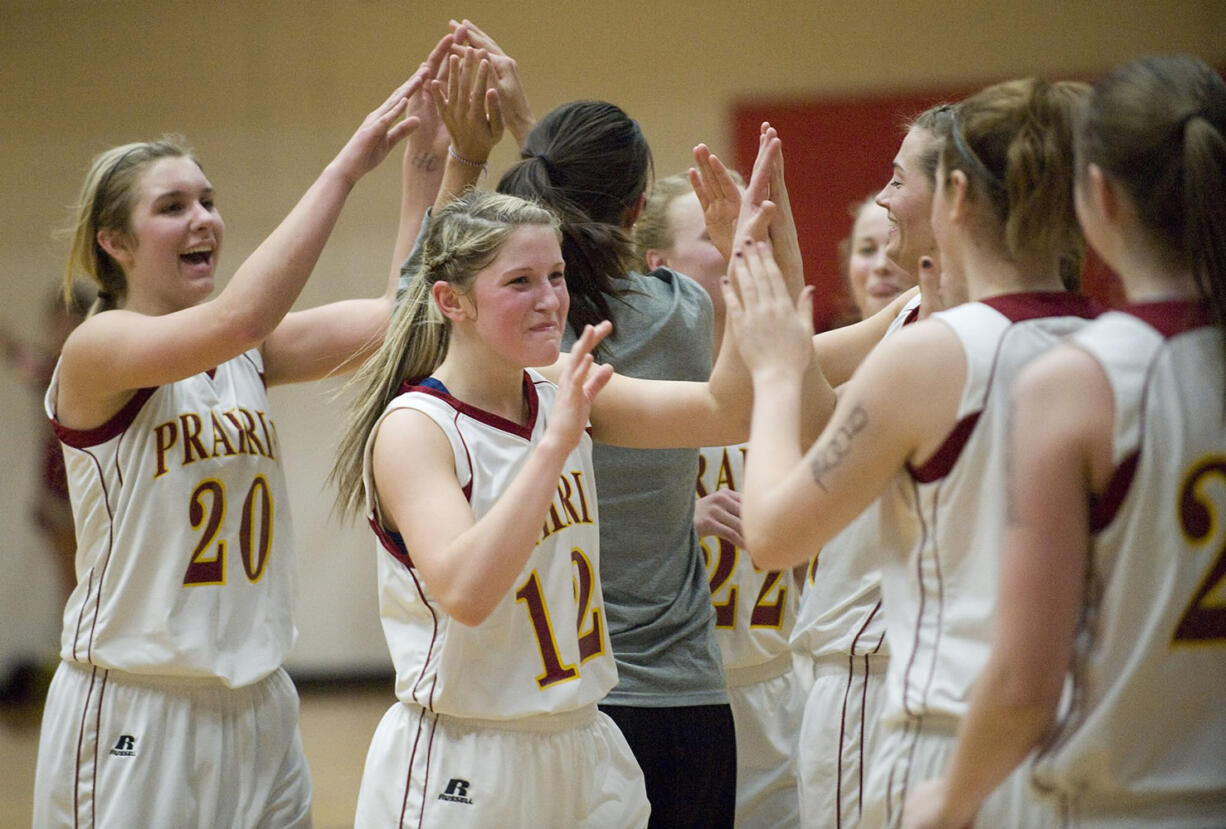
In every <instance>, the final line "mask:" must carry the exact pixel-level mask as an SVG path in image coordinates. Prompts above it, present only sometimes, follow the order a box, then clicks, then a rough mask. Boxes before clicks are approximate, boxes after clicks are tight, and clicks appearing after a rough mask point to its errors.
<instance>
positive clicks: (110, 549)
mask: <svg viewBox="0 0 1226 829" xmlns="http://www.w3.org/2000/svg"><path fill="white" fill-rule="evenodd" d="M58 388H59V367H58V366H57V368H56V373H55V375H54V377H53V378H52V380H51V385H50V388H48V390H47V396H46V410H47V415H48V416H49V417H50V418H51V420H52V423H53V425H54V426H55V430H56V433H57V434H58V435H59V438H60V441H61V442H62V443H63V445H64V459H65V466H66V468H67V472H68V488H69V491H70V493H71V495H72V508H73V519H74V520H75V522H76V530H77V586H76V588H75V589H74V590H73V592H72V594H71V596H70V597H69V599H68V604H67V607H66V608H65V611H64V632H63V636H62V639H61V650H60V656H61V657H62V658H63V659H65V660H67V661H71V662H81V663H85V664H89V665H96V666H99V667H103V668H114V669H118V670H123V671H129V672H131V673H139V674H160V675H173V676H215V677H219V678H221V679H222V681H223V682H225V683H226V684H227V685H230V686H232V687H237V686H241V685H248V684H250V683H252V682H255V681H257V680H259V679H261V678H263V677H265V676H267V675H268V674H270V673H271V672H272V671H273V670H275V669H276V668H277V667H278V666H279V665H280V664H281V662H282V660H283V659H284V658H285V655H286V653H287V652H288V651H289V649H290V647H291V645H293V642H294V637H295V634H296V631H295V629H294V625H293V621H292V618H291V614H292V607H291V605H292V598H293V593H294V568H295V561H294V556H295V551H294V541H293V536H292V533H291V529H290V519H289V499H288V497H287V496H286V491H285V480H284V474H283V470H282V467H281V447H280V445H279V443H278V441H277V430H276V428H275V426H274V425H273V421H272V418H271V417H270V416H269V414H268V397H267V395H266V394H265V388H264V379H263V361H262V360H261V357H260V353H259V351H258V350H252V351H248V352H247V353H246V354H242V355H240V356H238V357H235V358H234V359H232V360H230V361H228V362H225V363H223V364H221V365H220V366H218V367H217V368H216V369H214V370H212V371H210V372H202V373H200V374H197V375H195V376H194V377H188V378H186V379H183V380H179V381H177V382H174V383H170V384H168V385H165V386H158V387H156V388H147V389H142V390H140V391H138V392H137V393H136V395H135V396H134V397H133V398H132V400H131V401H130V402H129V403H128V404H127V405H126V406H124V408H123V409H122V410H121V411H120V412H119V413H117V414H116V415H115V416H114V417H112V418H111V419H110V420H109V421H108V422H107V423H105V424H103V425H102V426H99V427H98V428H96V429H90V430H87V431H78V430H73V429H68V428H65V427H63V426H61V425H60V424H59V423H57V422H56V421H55V401H56V393H57V391H58Z"/></svg>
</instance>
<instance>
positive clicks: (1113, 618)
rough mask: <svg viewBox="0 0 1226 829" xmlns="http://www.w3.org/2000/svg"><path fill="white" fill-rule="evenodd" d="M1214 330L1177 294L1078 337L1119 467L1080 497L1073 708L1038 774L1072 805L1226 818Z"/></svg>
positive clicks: (1192, 819)
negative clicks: (1106, 390)
mask: <svg viewBox="0 0 1226 829" xmlns="http://www.w3.org/2000/svg"><path fill="white" fill-rule="evenodd" d="M1221 336H1222V335H1221V333H1220V331H1219V330H1218V328H1217V327H1216V326H1214V325H1212V324H1210V321H1209V314H1208V310H1207V308H1206V307H1204V306H1201V305H1198V304H1195V303H1184V302H1157V303H1147V304H1144V305H1137V306H1132V307H1130V308H1127V309H1125V310H1124V311H1118V312H1109V313H1107V314H1104V315H1103V316H1102V317H1100V318H1099V319H1098V320H1097V321H1096V322H1094V323H1092V324H1091V325H1089V326H1087V327H1085V328H1084V329H1082V330H1081V331H1079V332H1078V333H1076V334H1075V335H1074V336H1073V342H1074V344H1076V345H1077V346H1079V347H1081V348H1083V349H1084V350H1085V351H1087V352H1089V354H1090V355H1091V356H1093V357H1094V358H1095V359H1096V360H1097V361H1098V363H1099V364H1100V365H1101V366H1102V369H1103V372H1104V373H1105V374H1106V376H1107V378H1108V380H1109V382H1110V385H1111V390H1112V395H1113V397H1114V400H1115V420H1114V433H1113V435H1112V444H1111V445H1112V462H1113V464H1114V465H1115V468H1116V473H1115V476H1114V478H1113V480H1112V482H1111V486H1109V487H1108V489H1107V492H1106V494H1105V496H1104V497H1103V498H1100V499H1097V501H1096V502H1092V503H1091V512H1090V516H1091V531H1092V535H1091V544H1090V558H1089V561H1088V562H1087V565H1088V572H1087V575H1086V588H1085V590H1086V593H1085V598H1084V610H1083V617H1082V620H1081V627H1080V630H1079V634H1078V638H1077V640H1076V649H1075V652H1074V654H1075V655H1074V662H1073V668H1072V671H1073V680H1074V692H1073V694H1072V709H1071V711H1069V712H1068V713H1067V714H1066V715H1065V716H1064V717H1063V718H1062V721H1061V723H1060V727H1059V729H1058V732H1057V734H1056V736H1055V739H1054V740H1053V742H1052V743H1050V744H1049V745H1048V746H1047V747H1046V748H1045V749H1044V750H1043V751H1042V752H1041V753H1040V755H1039V759H1038V761H1037V763H1036V767H1035V774H1034V778H1035V782H1036V783H1038V784H1039V786H1040V788H1042V789H1047V790H1051V789H1054V790H1055V791H1056V792H1057V793H1059V794H1060V795H1062V796H1063V799H1064V806H1065V808H1067V809H1069V810H1070V811H1071V813H1072V814H1073V815H1077V814H1084V815H1089V814H1097V815H1099V816H1103V815H1106V816H1108V817H1110V816H1112V815H1114V817H1113V818H1112V822H1113V824H1114V822H1115V821H1116V820H1118V821H1121V822H1122V821H1124V820H1125V819H1129V820H1133V821H1134V823H1135V824H1136V825H1147V826H1153V825H1158V823H1162V825H1195V826H1202V825H1214V826H1226V412H1224V411H1223V396H1222V395H1223V391H1222V390H1223V386H1224V384H1226V377H1224V376H1223V357H1222V340H1221ZM1069 393H1070V394H1072V393H1074V391H1073V390H1070V392H1069ZM1151 808H1152V809H1154V810H1155V811H1154V812H1153V813H1152V814H1150V816H1149V817H1148V818H1147V817H1146V814H1147V813H1146V812H1145V811H1144V810H1146V809H1151ZM1181 811H1186V812H1188V814H1185V815H1184V822H1179V821H1178V820H1175V815H1176V814H1178V813H1180V812H1181ZM1159 815H1161V816H1162V820H1161V821H1160V820H1158V816H1159ZM1170 820H1175V822H1173V823H1172V822H1168V821H1170ZM1129 825H1133V824H1129Z"/></svg>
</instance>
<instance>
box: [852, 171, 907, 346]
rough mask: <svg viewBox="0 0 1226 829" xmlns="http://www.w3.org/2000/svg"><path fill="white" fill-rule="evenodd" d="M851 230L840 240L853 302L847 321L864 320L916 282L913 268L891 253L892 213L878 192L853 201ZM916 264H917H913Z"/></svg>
mask: <svg viewBox="0 0 1226 829" xmlns="http://www.w3.org/2000/svg"><path fill="white" fill-rule="evenodd" d="M848 212H849V213H850V214H851V218H852V225H851V233H850V234H849V235H848V236H847V238H845V239H843V240H842V241H841V242H839V270H840V272H841V273H842V274H843V278H844V279H845V280H846V281H847V289H848V293H849V294H850V299H851V303H852V308H851V312H850V314H849V315H848V321H849V322H851V321H854V320H862V319H867V318H869V317H871V316H872V315H873V314H875V313H877V312H878V311H880V310H881V309H882V308H885V307H886V306H887V305H889V304H890V303H892V302H893V301H894V300H895V299H896V298H897V297H898V296H899V295H900V294H902V293H903V292H904V291H906V290H907V289H909V288H911V287H912V286H914V285H915V284H916V279H915V276H914V275H913V273H912V272H911V271H908V270H906V269H904V268H903V267H901V266H899V265H898V264H897V263H896V262H894V260H893V259H891V258H890V257H889V255H888V253H887V252H886V251H887V248H888V247H889V239H890V214H889V212H888V211H887V210H886V209H885V208H884V207H882V206H881V205H879V204H877V202H876V195H875V194H874V195H871V196H868V197H867V198H865V199H864V200H863V201H860V202H857V203H856V204H854V205H852V206H851V208H850V209H849V211H848ZM913 267H914V266H913Z"/></svg>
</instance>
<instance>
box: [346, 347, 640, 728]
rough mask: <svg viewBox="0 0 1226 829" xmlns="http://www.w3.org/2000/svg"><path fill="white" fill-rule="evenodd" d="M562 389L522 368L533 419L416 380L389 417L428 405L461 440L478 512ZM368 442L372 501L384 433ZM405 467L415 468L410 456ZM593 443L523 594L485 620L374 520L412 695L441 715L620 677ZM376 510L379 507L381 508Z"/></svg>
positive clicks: (529, 567)
mask: <svg viewBox="0 0 1226 829" xmlns="http://www.w3.org/2000/svg"><path fill="white" fill-rule="evenodd" d="M556 392H557V387H556V386H554V385H553V384H552V383H550V382H549V381H547V380H545V379H544V378H543V377H541V375H539V374H537V373H536V372H533V371H527V372H525V375H524V394H525V395H526V397H527V400H528V403H529V418H528V424H527V425H526V426H520V425H518V424H516V423H512V422H510V421H508V420H505V419H504V418H501V417H499V416H497V415H494V414H491V413H489V412H485V411H482V410H480V409H477V408H475V407H473V406H469V405H467V404H466V403H463V402H462V401H460V400H457V399H455V398H454V397H451V396H450V395H449V394H447V393H445V392H443V391H440V390H438V389H435V388H427V387H423V386H413V387H410V388H408V390H406V391H405V393H403V394H401V395H400V396H399V397H397V398H396V399H395V400H393V401H392V402H391V403H390V404H388V407H387V410H386V411H385V413H384V416H386V414H387V412H390V411H393V410H395V409H400V408H409V409H414V410H416V411H419V412H422V413H423V414H425V415H427V416H428V417H429V418H430V419H431V420H433V421H434V422H435V423H436V424H438V427H439V428H440V429H442V431H443V433H444V434H445V435H446V436H447V438H448V440H449V441H450V442H451V446H452V451H453V452H454V454H455V471H456V480H457V481H459V483H460V485H461V486H462V487H463V488H464V491H465V493H466V495H467V497H468V501H469V503H470V504H471V505H472V510H473V515H474V516H475V517H476V518H477V519H480V518H481V516H483V515H484V514H485V513H486V512H488V511H489V510H490V508H491V507H493V505H494V503H495V502H496V501H497V500H498V499H499V498H500V497H501V496H502V494H503V492H505V491H506V489H507V487H508V486H509V485H510V483H511V481H512V480H514V478H515V476H516V475H518V474H519V470H520V468H521V467H522V466H523V464H524V463H525V462H526V461H527V459H528V456H529V455H530V454H531V452H532V451H533V448H534V447H535V445H536V443H537V442H538V441H539V440H540V438H541V437H542V435H543V434H544V432H545V426H546V423H547V422H548V419H549V412H550V409H551V407H552V406H553V401H554V395H555V394H556ZM377 430H378V426H377V425H376V427H375V431H372V437H371V440H369V441H368V442H367V446H366V471H365V484H366V492H367V501H368V505H372V503H371V502H372V500H373V499H372V498H371V494H372V493H374V485H373V480H372V478H371V472H370V459H371V450H372V447H373V445H374V434H375V433H376V432H377ZM404 474H406V475H412V474H414V470H413V463H412V459H411V458H406V459H405V464H404ZM595 481H596V479H595V476H594V475H593V471H592V443H591V439H590V437H589V436H588V435H587V434H584V435H583V437H582V438H581V439H580V442H579V445H578V446H577V447H576V448H575V449H574V451H572V452H571V454H570V456H569V457H568V458H567V461H566V464H565V466H564V467H563V471H562V475H561V477H560V479H559V480H558V486H557V495H556V496H555V498H554V501H553V504H552V505H551V506H550V508H549V512H548V514H547V515H546V516H545V521H544V525H543V527H542V529H541V538H540V541H539V542H538V544H537V546H536V548H535V549H534V550H533V551H532V554H531V555H530V556H529V557H528V561H527V562H526V563H525V565H524V567H523V569H522V570H521V571H520V573H519V575H518V576H517V577H516V579H515V584H514V587H513V589H512V590H511V591H510V592H509V593H508V594H507V595H505V596H503V597H502V600H501V601H500V602H499V603H498V605H497V607H495V609H494V610H493V612H492V613H490V615H489V616H488V617H487V618H486V619H485V620H484V621H483V622H482V623H481V624H479V625H477V626H475V627H470V626H467V625H462V624H460V623H459V622H456V621H455V620H453V619H452V618H450V617H449V616H448V615H447V614H446V612H445V611H444V610H443V609H442V607H441V606H440V605H439V604H438V602H436V601H435V599H434V598H433V596H432V594H431V592H430V587H429V585H427V584H426V583H425V581H424V580H423V579H422V578H421V575H420V574H419V573H418V571H417V570H416V568H414V567H413V563H412V556H413V551H412V550H405V549H404V547H403V545H402V543H401V542H400V539H399V536H398V535H395V534H392V533H388V532H386V531H385V530H383V529H382V527H381V525H380V523H379V521H378V520H377V517H376V516H375V515H374V513H373V511H372V513H371V524H372V526H374V527H375V530H376V533H377V534H378V535H379V536H380V539H381V540H382V542H383V547H384V550H383V551H382V552H381V554H380V556H379V564H378V568H379V612H380V615H381V616H382V620H383V632H384V635H385V636H386V637H387V644H388V648H389V650H390V651H391V655H392V662H393V663H394V664H395V667H396V695H397V696H398V697H399V698H400V700H401V701H402V702H405V703H409V704H415V705H420V706H422V707H423V708H426V709H428V710H430V711H433V712H436V713H439V714H448V715H451V716H456V717H469V718H481V719H512V718H516V717H527V716H535V715H538V714H549V713H559V712H564V711H570V710H574V709H576V708H581V707H583V706H585V705H590V704H592V703H595V702H598V701H599V700H600V699H601V698H603V697H604V695H605V694H606V693H608V691H609V689H610V688H612V687H613V686H614V685H615V684H616V682H617V668H616V665H615V663H614V661H613V650H612V647H611V645H610V643H609V634H608V629H607V624H606V622H605V614H604V599H603V595H602V593H601V589H600V552H599V537H600V536H599V525H598V523H597V521H598V516H597V509H596V483H595ZM372 506H373V505H372Z"/></svg>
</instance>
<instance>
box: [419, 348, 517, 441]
mask: <svg viewBox="0 0 1226 829" xmlns="http://www.w3.org/2000/svg"><path fill="white" fill-rule="evenodd" d="M457 346H458V347H457ZM433 376H434V377H436V378H438V380H439V382H441V383H442V384H443V385H444V386H446V387H447V391H448V392H450V393H451V396H452V397H454V398H456V399H457V400H462V401H464V402H465V403H467V404H468V405H470V406H475V407H476V408H478V409H481V410H483V411H487V412H490V413H491V414H496V415H498V416H499V417H502V418H504V419H506V420H510V421H512V422H513V423H518V424H520V425H523V424H524V423H526V421H527V417H528V412H527V401H526V400H525V399H524V386H523V377H524V370H523V367H522V366H516V365H511V364H509V363H501V362H495V361H491V360H490V359H489V355H488V354H486V355H474V354H472V353H471V352H470V350H469V349H466V348H464V347H463V346H462V345H460V344H458V343H456V342H454V341H453V342H452V343H451V345H450V347H448V349H447V356H446V357H444V358H443V362H442V363H440V364H439V367H438V368H437V369H435V370H434V373H433Z"/></svg>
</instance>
